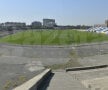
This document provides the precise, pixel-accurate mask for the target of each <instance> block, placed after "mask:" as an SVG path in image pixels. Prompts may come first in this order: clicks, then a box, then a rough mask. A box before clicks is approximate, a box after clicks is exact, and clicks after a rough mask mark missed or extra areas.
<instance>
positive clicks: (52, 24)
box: [43, 19, 56, 28]
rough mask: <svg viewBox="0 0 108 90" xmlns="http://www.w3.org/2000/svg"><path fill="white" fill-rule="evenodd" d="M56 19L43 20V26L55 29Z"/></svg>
mask: <svg viewBox="0 0 108 90" xmlns="http://www.w3.org/2000/svg"><path fill="white" fill-rule="evenodd" d="M55 25H56V23H55V19H43V26H44V27H47V28H53V27H55Z"/></svg>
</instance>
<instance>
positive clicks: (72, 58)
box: [46, 50, 82, 70]
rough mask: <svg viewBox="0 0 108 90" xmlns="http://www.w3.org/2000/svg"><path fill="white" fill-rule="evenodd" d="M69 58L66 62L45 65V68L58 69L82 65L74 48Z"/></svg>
mask: <svg viewBox="0 0 108 90" xmlns="http://www.w3.org/2000/svg"><path fill="white" fill-rule="evenodd" d="M69 57H70V60H69V61H68V62H67V63H62V64H54V65H49V66H46V68H51V69H52V70H58V69H62V70H64V69H66V68H72V67H80V66H82V65H81V64H80V63H79V62H78V55H77V53H76V51H75V50H72V51H71V52H70V56H69Z"/></svg>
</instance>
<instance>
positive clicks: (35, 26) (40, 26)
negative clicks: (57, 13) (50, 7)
mask: <svg viewBox="0 0 108 90" xmlns="http://www.w3.org/2000/svg"><path fill="white" fill-rule="evenodd" d="M31 27H32V29H38V28H42V23H41V22H39V21H34V22H32V23H31Z"/></svg>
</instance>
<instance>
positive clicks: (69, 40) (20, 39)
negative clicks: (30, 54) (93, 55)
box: [0, 30, 108, 45]
mask: <svg viewBox="0 0 108 90" xmlns="http://www.w3.org/2000/svg"><path fill="white" fill-rule="evenodd" d="M107 40H108V35H105V34H96V33H92V32H81V31H77V30H42V31H41V30H28V31H23V32H19V33H16V34H13V35H8V36H6V37H3V38H0V42H1V43H12V44H28V45H69V44H80V43H91V42H101V41H107Z"/></svg>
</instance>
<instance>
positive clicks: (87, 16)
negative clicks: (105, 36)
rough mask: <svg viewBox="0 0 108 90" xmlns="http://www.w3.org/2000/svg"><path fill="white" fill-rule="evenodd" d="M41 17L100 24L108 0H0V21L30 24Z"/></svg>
mask: <svg viewBox="0 0 108 90" xmlns="http://www.w3.org/2000/svg"><path fill="white" fill-rule="evenodd" d="M43 18H54V19H56V22H57V24H59V25H79V24H81V25H83V24H85V25H93V24H102V23H104V21H105V19H107V18H108V0H0V22H6V21H21V22H26V23H28V24H30V23H31V22H32V21H36V20H39V21H41V22H42V19H43Z"/></svg>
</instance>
